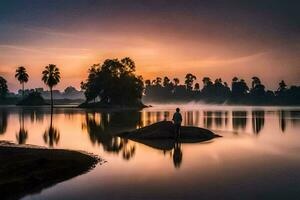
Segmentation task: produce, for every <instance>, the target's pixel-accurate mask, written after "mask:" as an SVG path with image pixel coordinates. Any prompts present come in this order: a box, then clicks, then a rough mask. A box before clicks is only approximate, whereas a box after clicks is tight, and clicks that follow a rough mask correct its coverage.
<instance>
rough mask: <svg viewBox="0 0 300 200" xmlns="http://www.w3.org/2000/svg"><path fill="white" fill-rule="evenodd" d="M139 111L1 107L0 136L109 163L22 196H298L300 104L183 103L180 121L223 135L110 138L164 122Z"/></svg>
mask: <svg viewBox="0 0 300 200" xmlns="http://www.w3.org/2000/svg"><path fill="white" fill-rule="evenodd" d="M175 108H176V105H158V106H154V107H152V108H147V109H144V110H142V111H141V112H113V113H103V112H98V111H93V110H84V109H74V108H56V109H55V110H54V113H53V116H52V118H51V114H50V109H49V108H47V107H41V108H18V107H1V108H0V140H10V141H14V142H16V143H26V144H35V145H41V146H47V147H51V148H66V149H75V150H84V151H88V152H92V153H94V154H97V155H99V156H101V157H102V158H104V159H105V160H106V161H108V162H107V163H105V164H103V165H98V166H97V167H96V168H95V169H94V170H92V171H91V172H89V173H87V174H84V175H81V176H78V177H76V178H73V179H71V180H68V181H65V182H62V183H59V184H57V185H55V186H53V187H50V188H46V189H45V190H43V191H42V192H41V193H39V194H34V195H29V196H26V197H25V198H24V199H183V198H185V199H199V198H201V199H266V198H268V199H286V198H287V199H299V198H300V189H299V185H300V133H299V130H300V108H299V107H243V106H240V107H235V106H233V107H231V106H203V105H186V106H181V108H182V114H183V118H184V120H183V123H184V125H192V126H199V127H205V128H208V129H210V130H212V131H214V132H215V133H216V134H219V135H222V136H223V137H222V138H216V139H214V140H211V141H209V142H204V143H195V144H178V145H174V148H173V149H171V150H170V149H154V148H151V147H149V146H146V145H143V144H140V143H136V142H133V141H130V140H124V139H121V138H118V137H115V136H114V135H116V134H117V133H119V132H123V131H127V130H133V129H136V128H139V127H143V126H146V125H149V124H152V123H154V122H157V121H161V120H170V119H171V117H172V115H173V113H174V110H175Z"/></svg>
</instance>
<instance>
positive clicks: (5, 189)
mask: <svg viewBox="0 0 300 200" xmlns="http://www.w3.org/2000/svg"><path fill="white" fill-rule="evenodd" d="M99 161H100V158H98V157H96V156H93V155H89V154H86V153H83V152H78V151H71V150H62V149H46V148H40V147H37V146H28V145H22V146H20V145H15V144H12V143H8V142H4V141H0V163H1V165H0V194H1V195H0V199H19V198H21V197H23V196H25V195H28V194H33V193H37V192H40V191H41V190H42V189H44V188H46V187H49V186H52V185H54V184H56V183H59V182H62V181H65V180H67V179H70V178H73V177H75V176H78V175H80V174H83V173H85V172H87V171H89V170H90V169H92V168H93V167H94V166H95V165H96V164H97V163H98V162H99Z"/></svg>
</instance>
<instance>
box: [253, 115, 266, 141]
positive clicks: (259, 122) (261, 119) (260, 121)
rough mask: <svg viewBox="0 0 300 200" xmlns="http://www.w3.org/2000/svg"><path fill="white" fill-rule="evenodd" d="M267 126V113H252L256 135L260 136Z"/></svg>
mask: <svg viewBox="0 0 300 200" xmlns="http://www.w3.org/2000/svg"><path fill="white" fill-rule="evenodd" d="M264 124H265V111H252V129H253V133H254V134H257V135H258V134H259V132H260V131H261V129H262V128H263V126H264Z"/></svg>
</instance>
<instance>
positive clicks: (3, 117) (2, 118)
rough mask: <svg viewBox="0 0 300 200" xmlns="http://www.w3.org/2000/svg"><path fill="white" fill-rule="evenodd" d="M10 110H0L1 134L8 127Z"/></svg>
mask: <svg viewBox="0 0 300 200" xmlns="http://www.w3.org/2000/svg"><path fill="white" fill-rule="evenodd" d="M7 121H8V112H7V111H6V110H1V111H0V135H2V134H4V133H5V132H6V129H7Z"/></svg>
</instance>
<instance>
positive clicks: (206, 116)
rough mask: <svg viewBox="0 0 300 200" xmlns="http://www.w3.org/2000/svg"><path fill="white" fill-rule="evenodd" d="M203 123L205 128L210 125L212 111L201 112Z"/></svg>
mask: <svg viewBox="0 0 300 200" xmlns="http://www.w3.org/2000/svg"><path fill="white" fill-rule="evenodd" d="M203 123H204V127H205V128H211V127H212V112H211V111H204V112H203Z"/></svg>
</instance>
